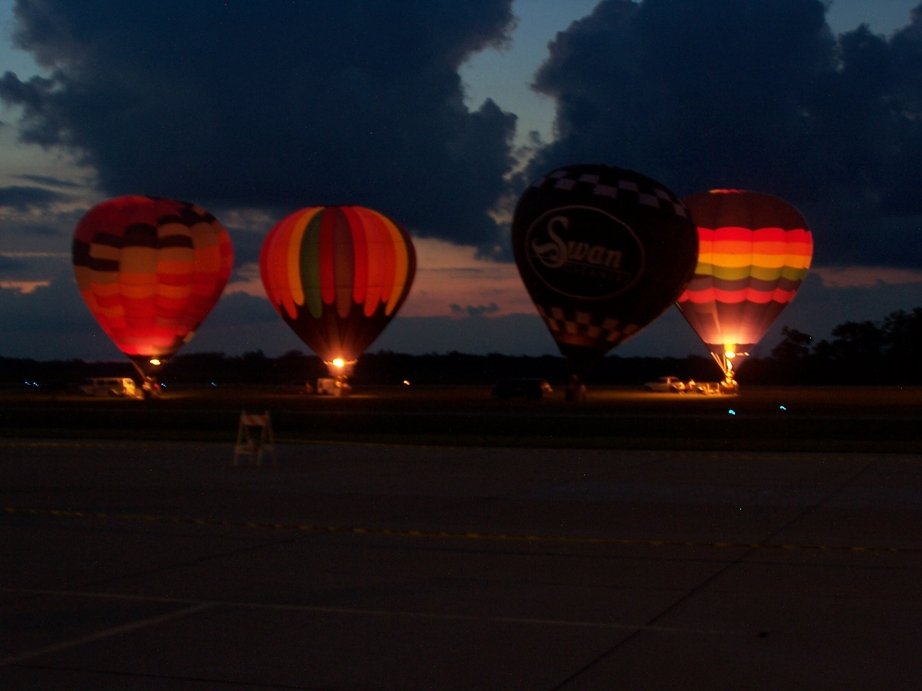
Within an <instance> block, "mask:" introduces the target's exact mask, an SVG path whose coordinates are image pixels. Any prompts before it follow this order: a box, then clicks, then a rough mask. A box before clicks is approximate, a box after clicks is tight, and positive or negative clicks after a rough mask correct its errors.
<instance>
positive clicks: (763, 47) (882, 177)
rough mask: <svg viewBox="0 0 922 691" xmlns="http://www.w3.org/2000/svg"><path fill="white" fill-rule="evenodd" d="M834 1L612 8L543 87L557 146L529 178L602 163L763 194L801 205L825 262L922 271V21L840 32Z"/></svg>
mask: <svg viewBox="0 0 922 691" xmlns="http://www.w3.org/2000/svg"><path fill="white" fill-rule="evenodd" d="M825 5H826V3H824V2H822V1H821V0H775V1H773V2H766V1H765V0H711V1H709V2H707V3H702V2H699V1H698V0H645V1H644V2H642V3H634V2H631V1H629V0H603V2H601V3H599V5H598V6H597V7H596V9H595V11H594V12H593V13H592V14H591V15H590V16H588V17H586V18H584V19H583V20H581V21H579V22H576V23H574V24H573V25H571V27H570V28H568V29H567V30H566V31H564V32H561V33H560V34H558V36H557V39H556V40H555V42H554V43H553V44H552V45H551V47H550V56H549V58H548V60H547V61H546V62H545V63H544V65H543V66H542V67H541V69H540V70H539V72H538V73H537V75H536V76H535V81H534V87H535V89H537V90H538V91H539V92H540V93H543V94H546V95H548V96H551V97H553V98H554V99H556V102H557V120H556V130H557V133H558V139H557V140H556V141H555V142H553V143H552V144H550V145H549V146H547V147H545V148H544V149H543V150H542V151H541V152H540V153H539V154H538V156H537V158H536V159H535V160H534V162H533V164H532V166H531V167H530V169H529V170H528V174H527V175H526V176H525V177H528V178H534V177H537V176H538V175H540V174H541V173H543V172H545V171H546V170H547V169H550V168H553V167H555V166H557V165H561V164H566V163H573V162H581V161H585V162H597V161H600V162H608V163H612V164H614V165H619V166H623V167H627V168H634V169H637V170H640V171H642V172H645V173H647V174H649V175H651V176H653V177H655V178H657V179H659V180H661V181H662V182H663V183H664V184H666V185H668V186H670V187H672V188H673V189H674V190H675V191H676V192H678V193H679V194H689V193H692V192H699V191H702V190H705V189H710V188H713V187H743V188H750V189H756V190H759V191H763V192H769V193H773V194H778V195H780V196H782V197H784V198H786V199H788V200H789V201H791V202H792V203H794V204H795V205H797V206H799V207H800V208H801V210H802V211H803V212H804V213H805V215H806V217H807V219H808V221H809V222H810V223H811V225H812V227H813V229H814V231H815V236H816V243H817V262H818V263H825V264H830V265H834V264H850V263H858V264H864V263H869V264H872V265H874V264H881V265H890V266H901V267H922V195H920V194H919V193H918V190H919V189H922V166H920V165H919V161H920V160H922V12H918V11H917V12H916V14H915V15H914V21H913V23H912V24H910V25H909V26H907V27H906V28H904V29H902V30H901V31H898V32H896V33H894V34H893V35H892V36H891V37H890V38H889V39H888V38H885V37H883V36H878V35H874V34H873V33H871V32H870V31H869V30H868V29H867V28H866V27H859V28H858V29H856V30H854V31H851V32H847V33H844V34H842V35H839V36H834V35H833V34H832V32H831V31H830V29H829V27H828V25H827V24H826V21H825V11H826V7H825ZM920 9H922V5H920ZM524 183H525V180H524V179H523V180H520V181H519V182H518V184H519V185H520V186H522V185H523V184H524Z"/></svg>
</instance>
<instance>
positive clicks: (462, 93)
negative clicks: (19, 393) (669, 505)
mask: <svg viewBox="0 0 922 691" xmlns="http://www.w3.org/2000/svg"><path fill="white" fill-rule="evenodd" d="M826 5H827V3H824V2H821V1H820V0H708V2H701V1H700V0H644V1H643V2H638V3H635V2H630V1H629V0H602V1H601V2H592V1H590V0H582V1H580V2H572V3H571V2H565V3H561V2H559V1H558V0H519V1H517V2H513V1H512V0H466V1H465V2H455V1H454V0H444V1H443V0H405V1H401V2H393V1H391V0H380V1H371V0H364V1H360V0H328V1H327V0H312V1H303V2H299V1H293V2H284V3H282V2H272V3H260V2H255V1H249V2H247V1H243V0H224V1H219V0H213V1H210V2H204V1H203V2H195V3H189V2H186V1H185V0H157V1H153V0H151V1H150V2H133V3H130V4H126V3H122V2H116V1H115V0H81V2H72V1H71V0H29V1H28V2H25V1H24V2H16V3H11V2H9V1H8V0H0V73H2V76H0V321H2V324H3V325H4V335H3V340H2V341H0V356H15V357H23V356H29V357H38V358H42V359H69V358H72V357H80V358H87V359H109V358H116V357H118V351H117V350H115V349H114V346H112V345H110V344H109V343H108V341H107V339H106V337H105V335H104V334H103V333H102V332H101V331H100V330H99V328H98V327H97V326H96V325H95V322H94V321H93V320H92V317H91V316H90V315H89V312H88V311H87V309H86V308H85V307H84V305H83V303H82V301H81V299H80V296H79V294H78V293H77V290H76V285H75V283H74V280H73V274H72V271H71V269H70V243H71V236H72V233H73V228H74V225H75V224H76V222H77V220H78V219H79V218H80V216H81V215H82V214H83V213H85V212H86V210H87V209H88V208H89V207H90V206H92V205H93V204H95V203H98V202H99V201H102V200H103V199H105V198H108V197H111V196H116V195H119V194H126V193H141V194H153V195H160V196H167V197H175V198H179V199H187V200H190V201H194V202H196V203H198V204H201V205H203V206H205V207H206V208H208V209H209V210H211V211H212V212H214V213H215V215H217V216H218V218H219V219H221V221H222V222H223V223H224V224H225V225H226V226H227V227H228V228H229V229H230V231H231V234H232V238H233V241H234V246H235V254H236V270H235V274H234V276H233V278H232V279H231V283H230V285H229V286H228V290H227V291H226V293H225V296H224V298H222V300H221V302H220V303H219V304H218V306H217V308H216V309H215V311H214V313H213V314H212V315H211V317H209V318H208V319H207V320H206V321H205V323H204V324H203V325H202V327H201V329H200V330H199V332H198V334H197V335H196V337H195V339H194V340H193V341H192V342H191V343H190V344H189V346H188V347H187V348H186V350H184V352H196V351H203V350H208V351H214V350H220V351H224V352H227V353H240V352H245V351H251V350H257V349H258V350H262V351H264V352H265V353H266V354H268V355H278V354H281V353H284V352H286V351H288V350H292V349H301V350H306V347H305V346H303V345H302V344H301V343H300V342H299V341H298V340H297V338H296V337H295V336H294V335H293V334H291V333H290V332H289V331H288V329H287V327H286V326H285V325H284V324H283V323H282V322H281V320H280V319H279V317H278V315H277V314H276V313H275V312H274V310H273V309H272V308H271V306H270V305H269V304H268V302H267V301H266V300H265V297H264V295H263V291H262V286H261V284H260V281H259V276H258V269H257V267H256V264H255V262H256V259H257V256H258V252H259V247H260V244H261V242H262V238H263V237H264V236H265V234H266V232H267V231H268V229H269V228H270V227H271V226H272V225H273V224H274V223H275V222H276V221H277V220H279V219H280V218H282V217H283V216H284V215H286V214H288V213H289V212H291V211H293V210H295V209H298V208H301V207H304V206H308V205H312V204H338V203H353V204H362V205H365V206H370V207H372V208H376V209H379V210H381V211H383V212H385V213H387V214H389V215H391V216H392V217H394V218H395V219H397V220H399V221H400V222H401V223H403V224H404V225H405V226H406V227H407V228H408V229H409V230H410V231H411V233H412V235H413V237H414V241H415V242H416V244H417V249H418V252H419V273H418V276H417V281H416V285H415V287H414V291H413V293H412V294H411V296H410V298H409V299H408V301H407V303H406V304H405V305H404V309H403V311H402V313H401V315H400V316H398V318H397V319H396V320H395V321H394V322H392V323H391V325H390V326H389V327H388V329H387V331H386V332H385V334H384V335H383V336H382V337H381V338H380V339H379V340H378V341H377V342H376V343H375V344H374V345H373V346H372V350H377V349H389V350H395V351H399V352H409V353H428V352H449V351H453V350H456V351H461V352H473V353H487V352H499V353H509V354H518V353H525V354H539V353H555V352H556V347H555V345H554V343H553V341H552V339H551V337H550V335H549V334H548V333H547V331H546V329H545V327H544V325H543V323H542V322H541V321H540V320H539V318H538V317H537V315H536V314H535V312H534V308H533V307H532V306H531V304H530V301H529V300H528V297H527V295H526V294H525V291H524V288H523V287H522V285H521V281H520V280H519V278H518V275H517V273H516V271H515V268H514V266H513V264H512V263H511V257H512V252H511V247H510V244H509V235H510V233H509V217H510V213H511V209H512V206H513V205H514V203H515V200H516V199H517V197H518V195H519V194H521V192H522V190H523V189H524V188H525V186H526V185H527V184H528V182H530V181H531V180H532V179H534V178H536V177H538V176H540V175H541V174H542V173H544V172H546V171H547V170H549V169H551V168H554V167H556V166H559V165H565V164H570V163H577V162H586V163H597V162H598V163H609V164H612V165H616V166H619V167H624V168H631V169H634V170H637V171H640V172H642V173H644V174H646V175H649V176H652V177H654V178H656V179H657V180H659V181H661V182H662V183H664V184H665V185H667V186H669V187H670V188H671V189H672V190H674V191H675V192H676V193H678V194H680V195H685V194H691V193H695V192H701V191H705V190H707V189H710V188H714V187H734V188H749V189H754V190H757V191H760V192H766V193H770V194H776V195H779V196H781V197H784V198H785V199H787V200H788V201H790V202H791V203H793V204H794V205H795V206H797V207H798V208H799V209H800V211H801V212H802V213H803V215H804V216H805V217H806V218H807V220H808V221H809V223H810V225H811V227H812V229H813V232H814V239H815V245H816V249H815V256H814V265H813V269H812V271H811V273H810V275H809V276H808V279H807V281H806V282H805V283H804V285H803V286H802V288H801V292H800V294H799V295H798V297H797V299H796V300H795V301H794V303H793V304H792V305H791V306H790V308H789V309H788V310H787V311H786V312H785V313H784V314H782V316H781V318H780V319H779V321H778V323H777V324H776V327H775V329H773V331H772V332H770V333H769V335H768V337H766V341H765V343H764V344H763V348H764V350H765V351H766V352H764V353H761V354H767V352H768V351H770V349H771V347H772V346H773V345H774V343H775V342H777V339H778V331H779V330H780V328H781V326H784V325H788V326H792V327H794V328H797V329H800V330H802V331H805V332H807V333H811V334H813V335H814V336H815V337H817V338H825V337H828V336H829V332H830V330H831V328H832V327H834V326H835V325H837V324H839V323H842V322H844V321H847V320H854V321H860V320H866V319H871V320H877V319H880V318H882V317H884V316H886V314H888V313H889V312H891V311H894V310H897V309H912V308H914V307H918V306H922V4H920V3H918V0H906V1H904V0H864V1H861V0H851V1H850V2H846V1H845V0H835V1H834V2H833V3H832V4H831V6H830V7H829V8H827V7H826ZM914 6H915V12H914V11H913V8H914ZM615 352H616V353H617V354H623V355H638V354H649V355H664V354H669V355H686V354H689V353H696V354H702V355H704V354H706V351H705V350H704V347H703V346H702V345H701V344H700V343H698V341H697V338H696V336H695V335H694V333H693V332H692V331H691V329H690V327H688V325H687V324H686V323H685V322H684V320H683V319H682V318H681V317H680V316H679V315H678V313H677V312H676V311H675V309H674V308H673V309H670V310H669V311H668V312H667V313H666V314H664V315H663V316H662V317H661V318H660V319H659V320H658V321H657V322H655V323H654V324H653V325H651V326H650V327H648V328H647V329H646V330H645V331H644V332H642V333H641V334H640V335H638V336H636V337H635V338H634V339H633V340H631V341H629V342H628V343H626V344H624V345H623V346H621V347H619V348H618V349H617V350H616V351H615ZM757 354H759V353H757Z"/></svg>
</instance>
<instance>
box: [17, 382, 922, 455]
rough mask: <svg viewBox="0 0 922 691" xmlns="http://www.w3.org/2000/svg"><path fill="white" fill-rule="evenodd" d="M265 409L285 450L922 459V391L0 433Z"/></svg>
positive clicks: (52, 418)
mask: <svg viewBox="0 0 922 691" xmlns="http://www.w3.org/2000/svg"><path fill="white" fill-rule="evenodd" d="M242 410H246V411H248V412H262V411H268V412H269V413H270V415H271V419H272V424H273V428H274V432H275V436H276V438H277V440H279V441H281V442H339V441H360V442H385V443H400V444H432V445H453V446H459V445H460V446H479V445H487V446H519V447H521V446H536V447H567V448H645V449H667V450H668V449H740V450H743V449H750V450H804V451H810V450H824V451H836V450H842V451H857V450H863V451H893V452H920V451H922V434H920V431H919V430H920V424H922V388H917V387H913V388H909V387H907V388H900V387H889V388H863V387H829V388H811V387H785V388H781V387H778V388H776V387H749V388H744V389H743V391H742V392H741V393H740V394H739V395H738V396H703V395H691V394H690V395H676V394H652V393H648V392H646V391H643V390H641V389H639V388H620V389H618V388H597V389H592V390H590V392H589V396H588V399H587V400H586V401H583V402H580V403H573V402H568V401H566V400H564V396H563V393H562V392H560V391H555V392H554V393H553V394H551V395H550V396H548V397H546V398H545V399H543V400H540V401H526V400H519V399H516V400H496V399H494V398H492V397H491V395H490V391H489V387H469V388H464V387H449V388H417V387H406V388H368V389H362V388H357V389H356V391H354V392H353V394H352V395H350V396H347V397H343V398H331V397H328V396H317V395H307V394H303V393H300V392H298V391H297V390H294V389H288V390H285V389H260V388H246V387H236V388H229V387H228V388H222V389H186V390H175V389H171V390H170V391H169V392H166V393H164V395H163V396H162V397H161V398H160V399H159V400H154V401H135V400H121V399H112V398H109V399H107V398H89V397H86V396H81V395H78V394H64V393H44V392H41V391H32V392H28V393H24V392H16V393H14V392H5V393H2V394H0V435H2V436H5V437H30V438H35V437H38V438H101V439H120V438H126V437H127V438H131V439H150V440H182V441H227V440H231V441H232V440H233V439H234V437H235V435H236V431H237V422H238V416H239V414H240V411H242Z"/></svg>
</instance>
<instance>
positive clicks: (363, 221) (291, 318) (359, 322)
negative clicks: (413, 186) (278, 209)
mask: <svg viewBox="0 0 922 691" xmlns="http://www.w3.org/2000/svg"><path fill="white" fill-rule="evenodd" d="M259 268H260V274H261V276H262V281H263V285H264V286H265V288H266V295H267V296H268V298H269V301H270V302H271V303H272V305H273V307H275V309H276V310H277V311H278V313H279V314H280V315H281V316H282V319H284V320H285V322H286V323H287V324H288V325H289V326H290V327H291V328H292V330H294V332H295V333H296V334H297V335H298V336H299V337H300V338H301V340H302V341H304V342H305V343H306V344H307V345H308V346H309V347H310V348H311V350H313V351H314V352H315V353H317V354H318V355H319V356H320V357H321V358H322V359H323V361H324V362H326V363H327V365H328V366H329V367H330V371H331V374H333V375H334V376H337V377H339V376H343V375H344V374H348V373H349V371H350V368H351V366H352V365H354V363H355V362H356V360H358V358H359V356H360V355H361V354H362V352H363V351H364V350H365V349H366V348H368V346H369V345H371V343H372V342H373V341H374V340H375V338H377V337H378V335H379V334H380V333H381V331H382V330H383V329H384V327H385V326H387V324H388V323H389V322H390V320H391V319H392V318H393V317H394V315H395V314H396V313H397V311H398V310H399V309H400V306H401V305H402V304H403V302H404V300H405V299H406V297H407V294H408V293H409V291H410V286H411V285H412V283H413V277H414V275H415V273H416V253H415V250H414V249H413V243H412V241H411V240H410V236H409V234H408V233H407V231H406V230H404V229H403V228H402V227H401V226H400V225H399V224H397V223H396V222H395V221H393V220H391V219H390V218H388V217H387V216H385V215H384V214H382V213H379V212H378V211H374V210H372V209H368V208H365V207H362V206H312V207H308V208H304V209H301V210H299V211H296V212H294V213H292V214H290V215H289V216H287V217H285V218H284V219H282V220H281V221H280V222H279V223H278V224H276V225H275V227H273V228H272V230H271V231H270V232H269V234H268V235H267V236H266V239H265V240H264V241H263V245H262V251H261V254H260V266H259Z"/></svg>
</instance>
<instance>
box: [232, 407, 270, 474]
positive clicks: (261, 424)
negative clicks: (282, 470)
mask: <svg viewBox="0 0 922 691" xmlns="http://www.w3.org/2000/svg"><path fill="white" fill-rule="evenodd" d="M263 457H269V458H271V459H272V462H273V463H275V462H276V461H277V459H276V457H275V438H274V437H273V435H272V421H271V420H270V419H269V411H265V412H263V413H258V414H257V413H247V412H246V411H240V425H239V427H238V428H237V443H236V444H235V445H234V465H240V463H241V459H243V458H250V459H251V460H253V461H255V463H256V465H258V466H259V465H262V461H263Z"/></svg>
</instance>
